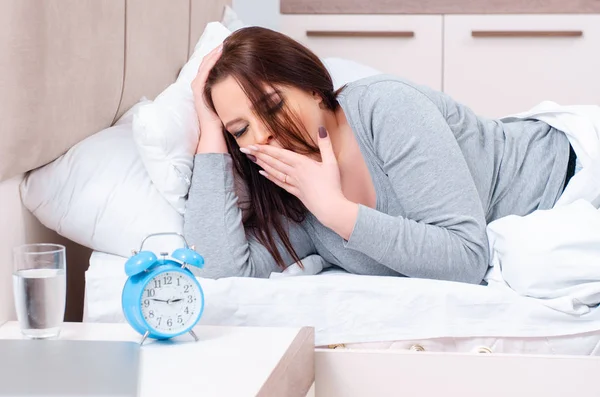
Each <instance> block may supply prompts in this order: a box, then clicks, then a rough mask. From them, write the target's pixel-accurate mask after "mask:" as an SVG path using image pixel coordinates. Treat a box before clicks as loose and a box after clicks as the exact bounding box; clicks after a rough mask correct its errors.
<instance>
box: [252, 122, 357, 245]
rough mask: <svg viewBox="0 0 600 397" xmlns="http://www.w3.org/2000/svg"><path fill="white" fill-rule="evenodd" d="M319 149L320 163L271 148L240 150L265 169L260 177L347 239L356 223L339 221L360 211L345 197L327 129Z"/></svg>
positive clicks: (322, 132)
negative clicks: (283, 191)
mask: <svg viewBox="0 0 600 397" xmlns="http://www.w3.org/2000/svg"><path fill="white" fill-rule="evenodd" d="M319 149H320V151H321V162H319V161H316V160H313V159H311V158H309V157H307V156H303V155H301V154H298V153H294V152H292V151H289V150H286V149H282V148H278V147H274V146H270V145H251V146H248V147H247V148H241V149H240V150H241V151H242V153H246V154H247V155H248V157H249V158H250V160H252V161H254V162H256V163H257V164H258V165H259V166H260V167H261V168H262V170H261V171H259V172H260V174H261V175H263V176H265V177H266V178H268V179H269V180H270V181H272V182H273V183H275V184H276V185H278V186H279V187H281V188H283V189H285V190H286V191H288V192H289V193H291V194H293V195H294V196H296V197H298V198H299V199H300V201H302V203H303V204H304V205H305V206H306V208H307V209H308V210H309V211H310V212H311V213H312V214H313V215H314V216H316V217H317V219H318V220H319V221H320V222H321V223H322V224H323V225H325V226H327V227H329V228H331V229H333V230H334V231H335V232H337V233H338V234H340V235H341V236H342V237H344V238H348V237H349V235H350V233H351V232H352V228H353V226H354V223H351V224H347V225H346V224H344V225H342V224H341V223H340V219H339V218H340V217H344V216H346V215H349V216H350V218H352V216H351V215H350V214H346V212H353V211H355V210H356V211H358V207H357V205H356V204H354V203H351V202H350V201H348V200H347V199H346V198H345V197H344V193H343V191H342V184H341V179H340V170H339V167H338V163H337V159H336V158H335V154H334V152H333V147H332V146H331V140H330V138H329V136H328V134H327V131H326V130H325V128H324V127H320V128H319ZM354 219H356V217H355V216H354ZM348 229H349V230H348Z"/></svg>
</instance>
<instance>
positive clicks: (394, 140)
mask: <svg viewBox="0 0 600 397" xmlns="http://www.w3.org/2000/svg"><path fill="white" fill-rule="evenodd" d="M379 85H382V83H379ZM360 108H361V121H360V122H361V125H362V128H364V131H365V134H366V136H367V139H372V143H373V150H374V152H375V155H376V157H377V161H378V162H379V164H380V166H381V167H382V169H383V171H384V172H385V174H386V175H387V176H388V178H389V180H390V182H391V185H392V187H393V189H394V192H395V194H396V196H397V199H398V200H399V203H400V206H401V208H402V210H403V215H402V216H391V215H388V214H385V213H383V212H379V211H376V210H374V209H371V208H369V207H366V206H362V205H361V206H359V211H358V218H357V221H356V223H355V226H354V229H353V231H352V234H351V236H350V238H349V239H348V241H347V242H346V248H350V249H353V250H357V251H360V252H362V253H364V254H366V255H368V256H370V257H371V258H373V259H375V260H377V261H378V262H379V263H381V264H383V265H384V266H387V267H389V268H390V269H392V270H395V271H397V272H399V273H401V274H404V275H406V276H409V277H418V278H433V279H443V280H453V281H462V282H470V283H480V282H481V280H482V279H483V276H484V274H485V271H486V269H487V267H488V257H489V246H488V242H487V235H486V222H485V216H484V211H483V207H482V204H481V202H480V198H479V195H478V193H477V190H476V187H475V183H474V181H473V178H472V176H471V174H470V172H469V169H468V167H467V164H466V161H465V159H464V157H463V154H462V152H461V150H460V147H459V145H458V143H457V141H456V138H455V137H454V135H453V133H452V131H451V130H450V127H449V126H448V123H447V122H446V120H445V118H444V117H443V115H442V114H441V112H440V110H439V109H438V107H437V106H436V105H435V104H434V103H433V102H432V101H431V100H430V99H429V98H428V97H427V96H426V95H425V94H423V93H421V92H420V91H418V90H417V89H415V88H413V87H410V86H408V85H406V84H404V83H402V82H390V81H386V82H385V89H383V88H382V89H378V88H377V87H370V89H369V90H367V92H366V93H364V95H363V99H362V100H361V105H360Z"/></svg>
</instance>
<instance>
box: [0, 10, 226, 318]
mask: <svg viewBox="0 0 600 397" xmlns="http://www.w3.org/2000/svg"><path fill="white" fill-rule="evenodd" d="M226 4H230V0H44V1H39V0H4V1H2V2H0V53H1V54H2V56H1V57H0V103H1V104H2V106H0V141H1V142H2V143H0V222H2V228H1V229H0V324H2V323H4V322H5V321H6V320H8V319H12V318H14V309H13V300H12V275H11V273H12V248H13V247H14V246H16V245H19V244H22V243H25V242H40V241H43V242H58V243H62V244H65V245H66V246H67V268H68V274H67V280H68V281H67V283H68V297H67V315H66V319H67V320H71V321H73V320H77V319H79V318H81V313H82V309H83V290H84V285H83V280H84V278H83V275H84V272H85V270H86V269H87V265H88V259H89V254H90V251H89V250H88V249H87V248H85V247H81V246H78V245H76V244H74V243H72V242H70V241H67V240H65V239H64V238H62V237H60V236H58V235H56V234H55V233H54V232H51V231H49V230H47V229H45V228H44V227H43V226H42V225H40V224H39V222H37V220H36V219H35V218H34V217H33V216H32V215H31V214H30V213H29V212H28V211H27V210H25V209H24V208H23V206H22V205H21V200H20V197H19V190H18V186H19V183H20V181H21V180H22V178H23V174H24V173H26V172H27V171H29V170H32V169H34V168H37V167H39V166H42V165H44V164H47V163H49V162H51V161H53V160H54V159H56V158H57V157H59V156H60V155H62V154H63V153H65V152H66V151H67V150H68V149H69V148H71V147H72V146H73V145H74V144H76V143H77V142H79V141H81V140H83V139H84V138H86V137H88V136H90V135H92V134H94V133H96V132H98V131H100V130H102V129H104V128H106V127H108V126H110V125H111V124H112V123H113V122H114V121H115V120H116V119H117V118H118V117H119V116H120V115H122V114H123V113H124V112H125V111H126V110H127V109H129V108H130V107H131V106H132V105H133V104H134V103H135V102H137V101H138V100H139V99H140V98H141V97H142V96H145V97H147V98H154V97H155V96H156V95H157V94H158V93H160V92H161V91H162V90H163V89H164V88H166V87H167V86H168V85H169V84H170V83H172V82H173V81H175V78H176V77H177V73H178V72H179V70H180V68H181V67H182V66H183V65H184V63H185V62H186V60H187V59H188V56H189V55H190V51H191V50H192V49H193V47H194V45H195V44H196V41H197V40H198V38H199V37H200V35H201V34H202V31H203V30H204V27H205V25H206V23H207V22H209V21H218V20H220V19H221V16H222V13H223V9H224V6H225V5H226Z"/></svg>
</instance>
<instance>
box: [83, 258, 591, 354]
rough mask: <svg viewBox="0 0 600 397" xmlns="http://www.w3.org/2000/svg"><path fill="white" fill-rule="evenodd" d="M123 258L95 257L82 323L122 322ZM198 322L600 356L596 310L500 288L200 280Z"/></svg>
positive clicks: (357, 344) (362, 280) (400, 343)
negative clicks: (576, 309)
mask: <svg viewBox="0 0 600 397" xmlns="http://www.w3.org/2000/svg"><path fill="white" fill-rule="evenodd" d="M125 261H126V258H123V257H119V256H114V255H108V254H105V253H101V252H93V254H92V255H91V257H90V266H89V269H88V270H87V272H86V287H85V306H84V307H85V309H84V319H83V321H85V322H123V321H125V319H124V317H123V313H122V310H121V291H122V287H123V284H124V283H125V281H126V276H125V272H124V263H125ZM199 281H200V284H201V285H202V288H203V290H204V294H205V302H206V305H205V311H204V314H203V316H202V318H201V320H200V324H206V325H229V326H232V325H233V326H264V327H269V326H273V327H298V326H312V327H314V328H315V345H316V346H321V347H330V348H353V349H360V348H376V349H408V350H417V351H423V350H424V351H448V352H452V351H453V352H465V351H472V352H479V353H489V352H498V353H500V352H502V353H536V354H581V355H600V349H599V348H598V344H599V342H600V309H598V308H595V309H593V310H592V311H590V312H589V313H587V314H585V315H579V316H575V315H570V314H566V313H563V312H559V311H556V310H553V309H551V308H549V307H547V306H544V305H543V304H541V303H540V302H539V301H536V300H533V299H529V298H527V297H523V296H519V295H517V294H516V293H515V292H514V291H512V290H511V289H509V288H507V287H503V286H501V285H488V286H484V285H470V284H463V283H456V282H448V281H439V280H424V279H409V278H398V277H376V276H360V275H350V274H347V273H341V272H336V271H329V272H324V273H322V274H319V275H303V276H295V277H275V278H270V279H253V278H238V277H232V278H223V279H219V280H210V279H203V278H200V279H199Z"/></svg>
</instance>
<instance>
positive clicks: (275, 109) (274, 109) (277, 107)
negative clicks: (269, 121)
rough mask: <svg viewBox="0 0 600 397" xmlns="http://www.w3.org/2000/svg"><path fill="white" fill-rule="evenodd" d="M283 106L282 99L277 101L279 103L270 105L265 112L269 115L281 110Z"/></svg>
mask: <svg viewBox="0 0 600 397" xmlns="http://www.w3.org/2000/svg"><path fill="white" fill-rule="evenodd" d="M282 107H283V99H282V100H281V101H279V103H277V104H276V105H275V106H273V107H271V108H270V109H269V110H268V111H267V113H269V114H270V115H272V114H275V113H277V112H278V111H279V110H281V108H282Z"/></svg>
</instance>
